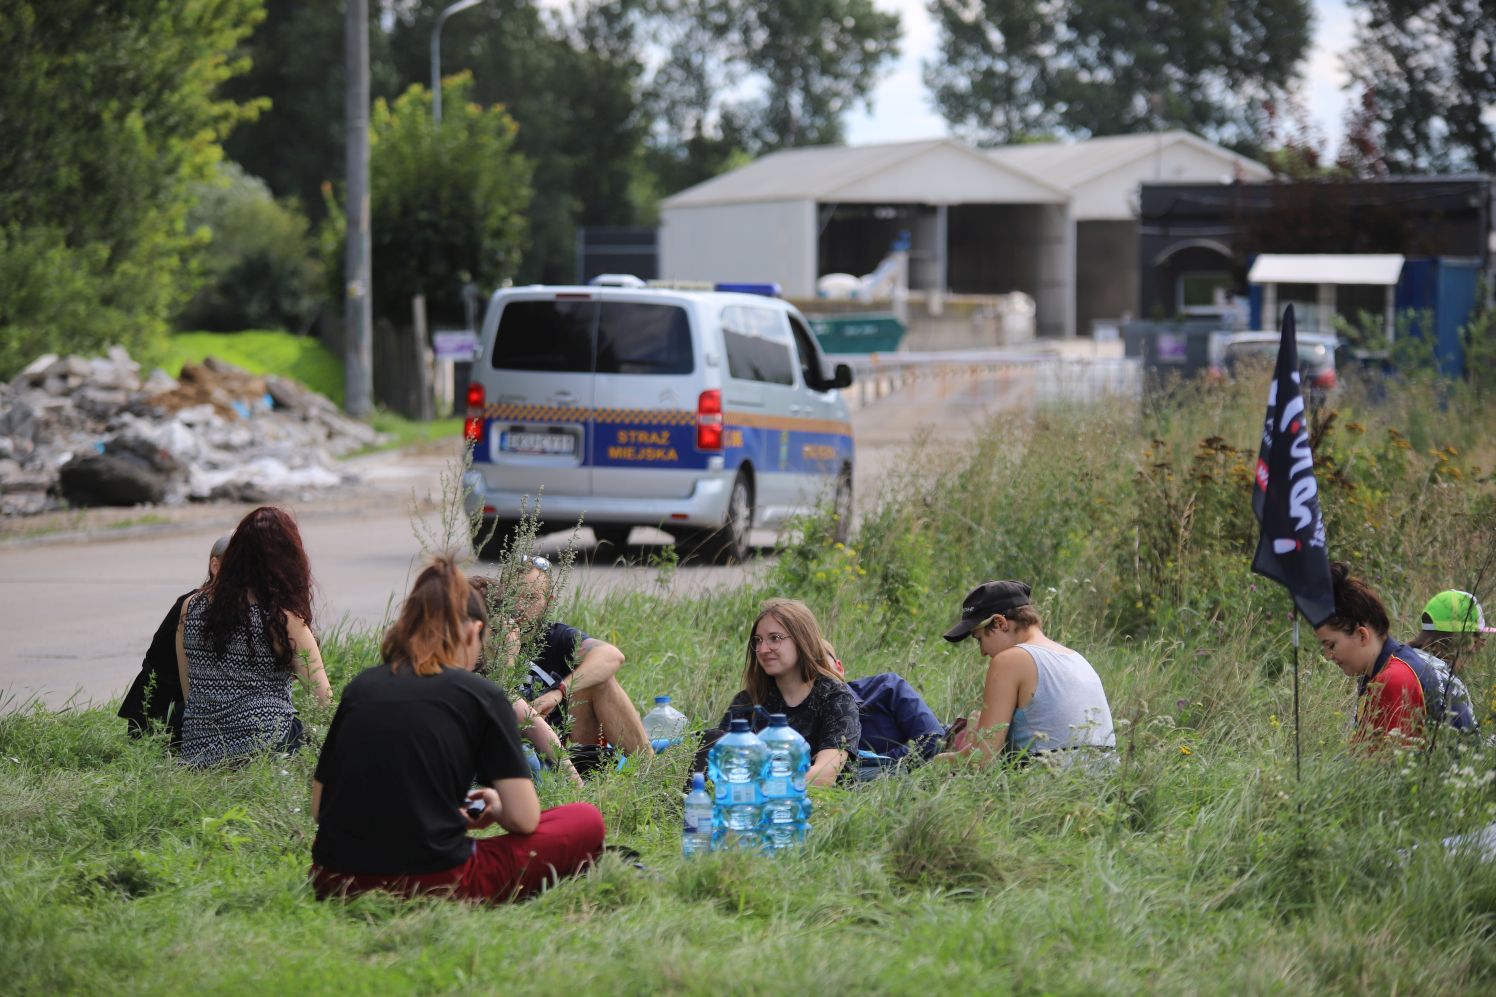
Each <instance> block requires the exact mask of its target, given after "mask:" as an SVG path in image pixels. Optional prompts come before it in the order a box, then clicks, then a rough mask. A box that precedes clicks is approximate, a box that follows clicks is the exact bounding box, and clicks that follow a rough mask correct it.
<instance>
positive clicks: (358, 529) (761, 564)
mask: <svg viewBox="0 0 1496 997" xmlns="http://www.w3.org/2000/svg"><path fill="white" fill-rule="evenodd" d="M1022 404H1025V394H1024V391H1023V387H1022V385H1021V384H1018V383H1014V382H1012V380H1011V379H1010V378H1007V377H1000V378H994V377H976V378H972V377H963V378H942V379H937V380H932V381H930V382H928V383H920V384H915V385H911V386H907V387H905V388H903V389H902V390H900V391H898V392H896V393H894V394H892V395H890V396H888V397H886V398H883V399H881V400H878V401H876V402H875V403H872V404H870V405H868V406H867V407H866V408H864V409H862V410H861V411H858V412H857V413H855V415H854V429H855V432H856V437H857V446H858V466H857V475H856V479H855V481H854V492H855V495H856V501H857V504H858V506H859V508H865V507H866V506H867V504H868V503H869V502H872V501H875V500H876V495H877V493H878V491H879V489H880V488H881V486H882V485H883V484H884V482H886V481H887V480H889V476H890V474H892V473H894V471H895V469H913V470H914V471H915V472H916V473H919V468H921V467H923V466H928V467H929V469H930V473H939V471H938V468H939V467H940V466H941V461H940V459H939V457H938V456H936V455H935V451H938V450H939V449H940V448H942V447H947V446H949V447H953V448H957V449H959V448H960V447H961V446H962V444H963V443H965V442H967V441H969V440H970V439H971V437H972V436H973V435H974V434H975V433H976V432H978V431H979V429H980V427H982V426H983V425H984V424H985V423H986V421H987V417H989V416H990V415H991V414H992V413H993V412H995V411H997V410H998V409H1002V408H1008V407H1012V406H1016V405H1022ZM446 464H447V462H446V460H445V458H444V457H442V456H441V455H408V454H397V455H385V456H381V457H376V458H363V459H362V466H361V470H362V472H363V473H364V474H365V476H366V483H365V485H363V486H361V487H360V488H359V489H358V490H357V493H356V494H354V495H349V496H344V497H341V498H335V499H329V498H325V497H324V498H320V499H316V500H313V501H308V502H291V503H286V504H287V505H289V506H290V507H291V508H292V510H293V511H294V512H295V514H296V515H297V518H298V522H299V524H300V526H301V530H302V535H303V538H304V541H305V543H306V547H307V553H308V556H309V557H310V559H311V563H312V571H313V575H314V577H315V578H316V581H317V586H318V592H317V600H316V602H315V604H314V612H315V614H316V617H317V619H316V621H315V622H316V626H317V629H318V631H319V632H324V633H325V632H327V631H328V629H329V627H331V626H334V625H342V626H358V627H369V626H376V625H379V624H380V623H382V622H383V621H386V620H388V619H389V618H391V616H392V615H393V613H394V612H395V610H396V608H397V607H398V602H399V599H400V598H401V596H402V595H403V593H404V592H405V591H406V590H407V588H408V585H409V582H410V580H411V579H412V578H413V577H414V575H415V574H416V572H418V571H419V570H420V565H421V563H422V561H423V559H424V558H425V557H426V556H427V555H426V553H425V549H426V548H425V547H423V542H424V543H425V545H426V547H430V548H432V549H435V548H437V547H440V546H442V542H441V532H442V531H441V529H440V524H439V523H438V522H437V520H438V517H437V516H436V514H435V513H434V511H433V509H434V507H435V505H436V503H435V501H434V499H435V497H436V496H437V495H438V494H439V493H440V478H441V475H442V470H443V467H444V466H445V465H446ZM244 511H245V507H239V506H232V507H219V508H212V507H210V508H202V507H197V508H194V509H192V510H191V512H190V514H187V513H185V512H184V513H182V514H172V513H167V514H166V518H167V519H169V520H171V521H170V522H167V523H162V524H157V525H152V526H148V527H143V528H136V529H133V530H123V531H122V530H94V531H92V532H89V533H87V534H84V535H76V534H75V535H69V534H61V535H53V536H49V537H41V538H31V539H21V540H17V539H11V540H7V541H4V542H3V543H0V710H10V709H17V708H22V707H25V706H27V705H28V704H30V703H32V702H34V701H36V700H40V701H41V702H43V703H44V704H46V705H47V706H48V707H50V708H54V709H58V708H64V707H66V706H67V705H68V704H75V705H81V704H85V703H89V702H99V701H107V700H109V699H111V698H113V697H116V696H118V695H120V694H121V693H122V692H123V691H124V690H125V688H126V687H128V685H129V683H130V681H131V680H132V679H133V677H134V675H135V673H136V672H137V671H138V669H139V667H140V660H141V657H142V656H143V655H144V653H145V650H146V647H147V646H148V645H149V643H150V639H151V635H152V634H153V633H154V632H155V629H156V627H157V625H158V624H159V623H160V622H161V620H162V617H163V616H164V615H165V614H166V612H167V611H168V610H169V609H170V608H171V605H172V602H173V600H174V599H175V598H176V596H178V595H180V594H181V593H183V592H185V591H187V590H189V589H191V588H193V587H194V586H195V585H196V584H197V583H199V582H200V581H201V580H202V578H203V576H204V574H205V572H206V567H207V554H208V548H209V547H210V545H211V544H212V542H213V540H214V538H215V537H217V536H219V535H220V534H222V533H226V532H228V531H229V530H230V529H231V528H232V527H233V525H234V523H235V522H236V521H237V519H238V518H239V516H240V515H242V513H243V512H244ZM565 539H566V538H565V537H564V536H562V535H552V536H551V537H550V538H546V539H545V540H544V541H543V542H542V544H541V547H540V550H541V552H542V553H544V552H547V551H551V552H554V551H556V550H558V549H560V548H561V547H562V546H563V545H564V543H565ZM582 539H588V536H587V534H586V533H585V532H584V534H583V537H582ZM633 539H634V546H633V547H632V548H631V550H630V556H631V559H633V560H635V561H640V562H643V561H647V558H648V554H649V551H650V547H649V542H650V541H651V540H652V539H653V540H654V541H657V542H664V541H665V540H666V537H665V536H664V535H663V534H659V533H657V532H655V531H649V530H636V531H635V533H634V538H633ZM753 540H754V542H755V544H758V545H760V546H761V548H762V551H761V553H760V556H758V557H756V558H754V559H753V560H752V561H750V562H749V563H748V564H746V565H742V566H734V567H695V566H685V567H682V568H680V569H679V570H677V571H676V572H674V573H673V576H672V580H671V582H670V584H671V586H672V589H673V591H676V592H681V593H685V592H688V591H706V590H712V589H718V588H723V587H731V586H736V585H740V584H742V583H743V581H744V580H745V578H747V577H748V576H750V575H751V574H752V573H754V572H759V571H763V570H764V568H765V565H766V563H767V562H766V555H767V553H768V549H769V548H771V547H772V545H773V542H774V536H773V534H772V533H767V532H765V531H755V533H754V534H753ZM660 577H661V575H660V573H659V572H658V571H656V570H655V569H653V568H650V567H647V566H643V567H641V566H633V567H630V566H625V565H618V564H613V565H608V564H590V565H589V564H580V565H578V566H577V568H576V569H575V571H574V572H573V575H572V579H571V584H572V586H573V588H574V589H575V590H576V591H577V592H578V593H579V594H580V595H581V596H582V597H583V598H587V597H591V596H596V595H600V594H603V593H606V592H608V591H611V590H615V589H643V588H650V589H654V590H656V591H659V586H660Z"/></svg>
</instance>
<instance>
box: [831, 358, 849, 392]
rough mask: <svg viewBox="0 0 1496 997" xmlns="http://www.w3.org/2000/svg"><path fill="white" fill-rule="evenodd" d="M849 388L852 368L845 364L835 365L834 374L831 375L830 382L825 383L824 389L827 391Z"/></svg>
mask: <svg viewBox="0 0 1496 997" xmlns="http://www.w3.org/2000/svg"><path fill="white" fill-rule="evenodd" d="M851 386H852V368H851V367H850V366H848V365H847V364H844V363H839V364H837V365H836V373H834V374H832V375H831V380H830V381H829V382H827V384H826V387H827V388H828V389H830V388H849V387H851Z"/></svg>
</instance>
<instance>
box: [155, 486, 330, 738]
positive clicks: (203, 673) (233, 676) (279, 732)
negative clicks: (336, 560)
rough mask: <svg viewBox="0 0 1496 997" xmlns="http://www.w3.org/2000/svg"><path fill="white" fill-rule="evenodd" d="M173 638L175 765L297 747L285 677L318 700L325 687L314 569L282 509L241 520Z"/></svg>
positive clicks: (323, 698) (264, 509) (297, 726)
mask: <svg viewBox="0 0 1496 997" xmlns="http://www.w3.org/2000/svg"><path fill="white" fill-rule="evenodd" d="M176 643H177V673H178V676H179V678H180V679H181V683H182V693H183V695H184V696H185V697H186V704H185V708H184V710H183V715H182V746H181V758H182V761H184V762H186V763H187V764H189V765H195V766H199V767H201V766H206V765H213V764H217V763H219V762H225V761H231V760H235V759H239V758H243V757H245V756H247V755H251V754H254V753H257V752H260V751H265V750H267V749H270V750H280V751H295V750H296V748H297V747H298V746H299V745H300V743H301V733H302V725H301V721H300V720H299V719H298V718H297V716H296V710H295V708H294V707H293V706H292V704H291V679H292V677H293V676H294V677H295V678H298V679H300V680H301V681H302V683H303V684H304V685H306V686H307V687H309V688H310V689H311V690H312V693H313V695H315V696H316V698H317V702H319V703H321V704H322V705H323V706H326V705H328V704H330V703H331V702H332V688H331V686H330V685H329V684H328V681H327V673H326V672H325V671H324V670H323V667H322V652H321V651H320V649H319V648H318V647H317V638H316V637H314V636H313V635H312V570H311V566H310V565H309V564H308V562H307V556H306V550H305V549H304V548H303V547H302V545H301V531H300V530H298V529H297V528H296V521H295V520H294V519H292V518H291V516H290V514H289V513H287V512H286V511H284V510H282V509H277V508H275V507H274V506H268V505H267V506H261V507H260V508H258V509H256V510H254V511H253V512H251V513H250V514H249V515H247V516H245V517H244V519H243V520H241V521H240V523H239V525H238V527H236V528H235V530H234V534H233V536H232V537H231V538H230V539H229V543H228V546H227V547H225V548H224V551H223V558H222V560H221V561H220V562H219V565H218V573H217V574H216V575H215V576H214V577H213V578H212V579H210V580H209V581H208V583H207V584H206V585H204V586H203V587H202V588H201V589H199V590H198V591H197V592H195V593H194V594H192V595H191V596H189V597H188V598H187V599H186V601H184V602H183V604H182V609H181V612H180V613H179V614H178V616H177V640H176Z"/></svg>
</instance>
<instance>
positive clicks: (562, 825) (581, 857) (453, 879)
mask: <svg viewBox="0 0 1496 997" xmlns="http://www.w3.org/2000/svg"><path fill="white" fill-rule="evenodd" d="M602 850H603V815H602V814H600V813H598V812H597V807H594V806H593V805H592V804H590V803H568V804H566V805H565V806H560V807H552V808H551V809H550V810H542V811H541V812H540V826H538V827H537V828H536V829H535V831H534V833H533V834H501V835H498V836H497V837H493V838H476V839H474V841H473V854H472V856H471V857H469V858H468V860H467V861H466V862H464V863H463V864H462V865H460V866H458V867H457V868H455V869H447V870H444V871H442V872H430V873H425V874H423V875H419V876H409V875H398V874H396V875H365V874H358V873H342V872H333V871H332V870H330V869H324V868H322V867H321V866H317V865H314V866H312V868H311V871H310V876H311V880H312V888H313V889H314V890H316V892H317V899H319V900H326V899H327V898H329V897H338V896H354V895H356V894H359V893H364V892H367V891H369V890H384V891H385V892H388V893H398V894H401V895H404V896H413V895H415V894H418V893H439V894H448V895H450V896H453V897H458V898H460V899H463V900H479V901H484V902H487V903H504V902H506V901H510V900H522V899H524V898H525V897H528V896H532V895H534V894H536V893H539V892H540V891H541V890H543V889H545V887H546V886H548V885H550V884H551V883H554V882H555V881H557V880H559V879H562V878H564V877H566V876H571V875H574V874H575V873H578V872H581V871H582V870H583V869H585V868H587V866H588V865H589V864H591V862H592V860H593V859H595V858H597V856H598V855H599V854H601V853H602Z"/></svg>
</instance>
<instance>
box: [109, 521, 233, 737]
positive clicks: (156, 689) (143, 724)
mask: <svg viewBox="0 0 1496 997" xmlns="http://www.w3.org/2000/svg"><path fill="white" fill-rule="evenodd" d="M228 545H229V538H228V535H227V534H225V535H223V536H221V537H219V538H218V539H217V540H215V541H213V547H212V549H211V550H210V551H209V552H208V577H207V578H206V579H204V580H203V584H204V585H206V584H208V582H211V581H212V580H213V578H214V576H216V575H217V574H218V564H219V562H220V561H222V560H223V552H224V550H225V549H226V548H227V547H228ZM196 592H197V589H193V590H192V591H191V592H186V593H184V594H182V595H179V596H177V601H176V602H174V603H172V606H171V612H169V613H167V614H166V619H164V620H162V621H161V625H160V626H159V627H157V628H156V636H155V637H153V638H152V639H151V646H150V647H149V648H147V649H146V652H145V658H144V659H142V660H141V662H140V673H139V674H138V675H136V676H135V682H134V683H133V684H132V685H131V686H130V691H129V692H127V693H125V699H124V702H122V703H121V704H120V708H119V714H118V715H119V717H120V718H121V719H122V720H125V721H126V722H127V723H128V725H129V731H130V736H131V737H141V736H143V735H144V734H145V733H146V732H147V731H149V730H150V729H151V728H152V726H154V725H157V724H161V725H164V726H165V728H166V732H167V735H168V738H169V743H170V746H171V747H172V748H176V746H177V745H179V744H180V743H181V742H182V706H183V700H182V680H181V678H180V677H179V676H178V675H177V648H176V635H177V617H178V616H180V615H181V613H182V603H184V602H186V601H187V599H188V598H189V597H190V596H192V595H193V594H195V593H196Z"/></svg>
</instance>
